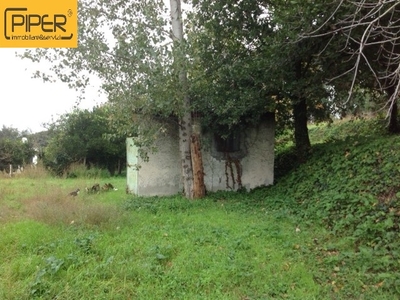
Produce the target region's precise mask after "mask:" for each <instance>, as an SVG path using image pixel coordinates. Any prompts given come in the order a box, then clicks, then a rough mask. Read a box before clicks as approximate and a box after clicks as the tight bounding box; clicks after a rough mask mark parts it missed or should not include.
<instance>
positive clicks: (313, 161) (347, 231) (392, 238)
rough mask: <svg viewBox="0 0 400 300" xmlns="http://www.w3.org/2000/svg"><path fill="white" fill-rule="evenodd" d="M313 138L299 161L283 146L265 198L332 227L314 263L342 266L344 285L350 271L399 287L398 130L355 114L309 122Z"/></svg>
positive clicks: (372, 281)
mask: <svg viewBox="0 0 400 300" xmlns="http://www.w3.org/2000/svg"><path fill="white" fill-rule="evenodd" d="M310 139H311V140H312V144H313V149H312V153H311V157H310V159H309V160H308V162H307V163H306V164H304V165H301V166H297V165H296V162H295V160H293V155H292V154H291V150H290V148H288V149H285V148H284V147H283V146H282V145H281V149H285V150H282V151H281V152H280V153H278V156H277V162H278V164H277V166H276V168H277V169H279V168H281V172H280V175H281V176H280V178H278V180H277V183H276V185H275V186H274V187H271V188H268V189H266V191H264V195H266V199H265V201H267V202H268V201H270V200H271V201H272V202H276V201H277V199H279V200H280V201H279V205H281V206H283V207H285V208H286V209H288V210H289V211H290V212H291V213H293V214H295V215H297V216H298V217H299V222H302V223H304V224H308V226H315V225H320V224H321V225H323V226H324V227H325V228H326V229H327V230H329V231H328V232H329V235H330V236H331V238H330V240H329V241H325V242H328V244H329V245H326V244H325V245H324V246H323V247H325V248H326V249H327V250H326V251H327V252H326V253H325V256H324V255H323V257H322V258H321V261H319V263H321V268H322V266H323V268H326V267H327V266H329V265H331V266H332V267H333V268H334V269H335V268H336V269H335V270H340V273H341V274H337V275H338V278H340V279H338V281H339V282H340V281H342V285H343V287H345V286H346V281H348V278H350V277H351V278H353V280H354V279H355V278H357V280H359V282H360V283H361V284H362V285H365V286H367V285H368V284H374V285H375V286H376V287H377V288H378V287H381V286H386V288H388V289H389V290H392V291H396V292H397V293H400V288H399V286H400V285H399V284H400V274H399V273H398V270H399V264H400V252H399V251H400V234H399V219H400V204H399V198H400V136H394V135H389V134H387V133H386V131H385V121H384V120H356V121H348V122H341V123H337V124H334V125H329V126H328V125H323V126H312V127H311V128H310ZM278 145H279V140H278ZM290 158H292V161H290ZM282 162H284V163H282ZM279 163H281V165H279ZM290 169H291V171H289V172H288V173H287V174H286V175H285V174H284V173H285V170H290ZM282 170H283V171H282ZM255 193H257V194H259V196H260V195H262V193H261V192H260V191H257V192H255ZM318 244H319V242H318ZM317 248H318V247H317ZM325 275H326V274H325ZM339 275H341V276H339ZM348 288H349V287H348ZM350 289H351V288H350ZM349 293H351V291H349ZM357 299H359V298H357Z"/></svg>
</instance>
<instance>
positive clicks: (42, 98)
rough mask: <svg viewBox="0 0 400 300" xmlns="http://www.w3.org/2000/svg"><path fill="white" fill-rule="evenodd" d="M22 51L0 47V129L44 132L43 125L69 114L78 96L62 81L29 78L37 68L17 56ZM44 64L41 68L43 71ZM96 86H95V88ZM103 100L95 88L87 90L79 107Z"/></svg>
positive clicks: (92, 104)
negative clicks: (49, 81)
mask: <svg viewBox="0 0 400 300" xmlns="http://www.w3.org/2000/svg"><path fill="white" fill-rule="evenodd" d="M17 51H18V52H21V51H23V50H21V49H9V48H0V89H1V94H0V126H1V127H2V126H3V125H5V126H7V127H15V128H18V129H19V130H25V129H30V130H32V132H38V131H41V130H44V127H43V126H42V124H43V123H46V122H49V121H51V119H52V116H53V117H54V118H57V116H59V115H61V114H64V113H66V112H69V111H71V110H72V109H73V107H74V106H75V105H76V101H77V99H78V96H79V94H78V93H77V92H76V91H74V90H71V89H69V88H68V86H67V85H66V84H64V83H62V82H57V83H48V82H43V81H42V80H41V79H34V78H32V74H33V73H34V72H35V71H36V70H38V69H39V65H38V64H35V63H32V62H31V61H29V60H26V59H24V60H23V59H21V58H18V57H16V55H15V52H17ZM43 67H44V66H43V64H42V65H40V69H43ZM97 86H98V85H97ZM104 101H105V96H99V95H98V93H97V87H93V88H92V89H89V90H87V93H86V100H85V101H84V102H82V103H80V105H79V107H80V108H91V107H93V106H94V105H96V104H99V103H101V102H104Z"/></svg>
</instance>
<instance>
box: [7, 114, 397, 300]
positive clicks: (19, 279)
mask: <svg viewBox="0 0 400 300" xmlns="http://www.w3.org/2000/svg"><path fill="white" fill-rule="evenodd" d="M358 122H363V123H358ZM381 128H382V127H381V126H380V124H379V123H376V122H375V121H368V122H367V121H355V122H353V123H343V124H341V125H340V126H339V125H333V126H330V127H323V126H320V127H318V128H317V129H312V130H311V135H312V140H313V141H314V145H315V146H314V148H313V153H312V157H311V158H310V160H309V161H308V162H307V163H306V164H304V165H302V166H299V167H297V168H296V169H294V170H292V171H291V172H290V173H289V174H286V175H285V176H283V174H282V177H281V178H280V180H279V181H278V182H277V184H276V185H275V186H272V187H267V188H259V189H255V190H253V191H251V192H248V193H246V192H241V193H228V192H220V193H214V194H210V195H208V196H207V197H206V198H205V199H202V200H198V201H188V200H186V199H183V198H182V197H180V196H175V197H163V198H158V197H153V198H137V197H133V196H130V195H126V194H125V189H124V188H125V180H124V179H123V178H109V179H108V178H107V179H103V178H100V179H99V178H84V177H82V178H77V179H56V178H51V177H46V178H43V177H41V178H38V179H33V178H29V177H25V178H24V177H21V178H3V179H1V180H0V189H1V191H2V193H1V194H0V217H1V219H0V253H2V256H0V299H397V298H398V297H399V296H400V291H399V288H398V286H399V283H400V282H399V275H398V268H399V263H400V257H399V252H398V249H399V246H400V245H399V242H398V241H400V239H399V236H398V235H399V233H398V232H399V228H398V222H399V216H400V213H399V207H398V205H397V203H398V195H399V191H398V187H399V185H398V182H400V180H399V179H400V178H399V177H400V169H399V168H398V167H397V164H398V162H399V159H400V157H399V155H400V152H399V151H398V149H397V145H398V144H399V142H400V141H399V137H397V136H389V135H386V134H384V133H383V132H384V131H380V130H381ZM282 149H285V147H284V146H282ZM105 182H111V183H112V184H113V185H114V186H115V187H117V188H118V191H108V192H99V193H98V194H87V193H85V192H84V188H85V187H86V186H87V187H90V186H92V185H93V184H95V183H99V184H100V185H103V184H104V183H105ZM76 188H80V189H81V190H82V192H81V193H80V194H79V195H78V196H77V197H71V196H68V193H69V192H70V191H72V190H75V189H76Z"/></svg>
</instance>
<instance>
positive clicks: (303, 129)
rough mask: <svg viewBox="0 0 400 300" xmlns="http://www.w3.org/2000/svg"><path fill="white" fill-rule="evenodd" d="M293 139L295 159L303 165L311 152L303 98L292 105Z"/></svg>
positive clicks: (305, 106) (305, 104) (305, 105)
mask: <svg viewBox="0 0 400 300" xmlns="http://www.w3.org/2000/svg"><path fill="white" fill-rule="evenodd" d="M293 118H294V139H295V144H296V152H297V158H298V160H299V162H301V163H303V162H305V161H306V160H307V156H308V154H309V153H310V150H311V143H310V137H309V135H308V128H307V103H306V99H305V98H300V99H298V101H296V102H294V103H293Z"/></svg>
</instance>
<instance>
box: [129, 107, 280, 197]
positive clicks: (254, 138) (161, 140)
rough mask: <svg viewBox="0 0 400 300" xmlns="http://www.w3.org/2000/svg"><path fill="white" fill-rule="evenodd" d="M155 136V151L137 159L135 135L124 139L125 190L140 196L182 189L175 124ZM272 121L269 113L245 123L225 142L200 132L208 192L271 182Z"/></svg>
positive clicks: (272, 169)
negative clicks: (254, 122) (253, 123)
mask: <svg viewBox="0 0 400 300" xmlns="http://www.w3.org/2000/svg"><path fill="white" fill-rule="evenodd" d="M166 128H167V129H166V131H165V132H164V133H162V134H160V135H159V136H158V137H157V140H156V142H155V147H156V149H157V151H155V152H148V158H149V159H148V160H143V159H141V158H140V155H139V151H140V149H139V148H138V147H136V146H135V145H134V142H133V139H132V138H128V139H127V141H126V143H127V192H129V193H133V194H136V195H138V196H155V195H158V196H164V195H173V194H177V193H179V192H182V184H181V181H182V177H181V165H180V154H179V136H178V127H177V126H172V125H170V126H168V127H166ZM274 142H275V122H274V117H273V115H272V114H271V116H270V117H268V118H266V119H265V120H263V122H261V123H260V124H258V126H256V127H248V128H246V129H245V130H243V131H242V132H236V133H234V134H233V135H232V137H231V138H229V139H227V140H223V139H221V138H220V137H218V136H215V135H214V134H210V133H204V134H203V135H202V158H203V164H204V173H205V176H204V181H205V185H206V189H207V191H218V190H237V189H240V188H245V189H247V190H250V189H252V188H255V187H258V186H262V185H270V184H272V183H273V181H274Z"/></svg>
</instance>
